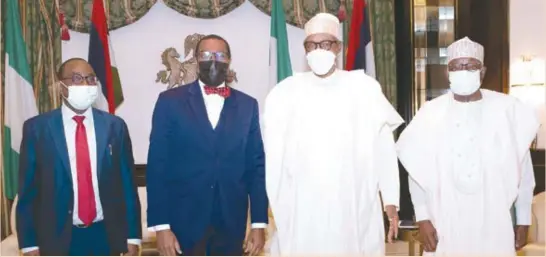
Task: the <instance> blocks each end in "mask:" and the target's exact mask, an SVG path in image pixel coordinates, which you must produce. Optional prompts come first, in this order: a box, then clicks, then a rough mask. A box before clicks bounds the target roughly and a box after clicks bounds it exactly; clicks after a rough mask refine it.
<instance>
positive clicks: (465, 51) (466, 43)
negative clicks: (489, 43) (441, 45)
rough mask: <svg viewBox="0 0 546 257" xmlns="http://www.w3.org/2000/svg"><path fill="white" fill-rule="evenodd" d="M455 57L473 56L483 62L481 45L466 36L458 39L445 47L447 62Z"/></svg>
mask: <svg viewBox="0 0 546 257" xmlns="http://www.w3.org/2000/svg"><path fill="white" fill-rule="evenodd" d="M457 58H474V59H477V60H479V61H480V62H482V63H483V46H482V45H480V44H478V43H476V42H474V41H472V40H470V39H469V38H468V37H464V38H463V39H459V40H457V41H455V42H453V43H452V44H451V45H449V46H448V47H447V62H448V63H449V62H450V61H451V60H453V59H457Z"/></svg>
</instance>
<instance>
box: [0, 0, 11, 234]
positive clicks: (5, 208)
mask: <svg viewBox="0 0 546 257" xmlns="http://www.w3.org/2000/svg"><path fill="white" fill-rule="evenodd" d="M3 12H4V1H2V3H0V30H2V31H1V32H2V33H0V42H2V45H4V43H3V42H4V40H5V39H4V33H3V32H4V29H3V28H4V25H5V22H4V16H3ZM4 52H5V51H3V48H2V51H1V52H0V54H1V55H2V56H3V58H0V59H2V60H4V59H5V53H4ZM4 61H5V60H4ZM2 65H3V63H2ZM0 122H1V123H2V126H0V127H1V128H0V147H2V149H3V147H4V74H3V73H1V74H0ZM0 195H1V197H0V210H1V213H0V216H2V220H1V221H0V223H1V224H2V225H0V227H2V231H1V233H2V234H3V235H5V236H7V235H8V234H9V227H10V226H9V224H10V222H9V218H10V217H9V204H8V201H7V198H6V194H5V193H4V151H0Z"/></svg>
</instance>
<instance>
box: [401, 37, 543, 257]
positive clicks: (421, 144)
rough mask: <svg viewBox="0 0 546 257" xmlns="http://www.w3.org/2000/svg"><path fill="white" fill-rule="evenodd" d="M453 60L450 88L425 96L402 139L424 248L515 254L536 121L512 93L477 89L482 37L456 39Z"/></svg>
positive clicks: (522, 231) (527, 206)
mask: <svg viewBox="0 0 546 257" xmlns="http://www.w3.org/2000/svg"><path fill="white" fill-rule="evenodd" d="M448 59H449V64H448V70H449V80H450V87H451V92H450V93H447V94H445V95H443V96H440V97H438V98H436V99H434V100H432V101H430V102H427V103H425V104H424V106H423V107H422V108H421V109H420V110H419V112H418V113H417V115H416V116H415V118H414V119H413V120H412V121H411V123H410V124H409V126H408V127H406V129H405V130H404V131H403V133H402V135H401V136H400V138H399V140H398V142H397V147H398V157H399V159H400V161H401V162H402V164H403V165H404V167H405V168H406V170H407V171H408V173H409V175H410V181H409V183H410V184H409V186H410V193H411V197H412V201H413V205H414V209H415V216H416V220H417V221H418V224H419V228H420V233H421V236H422V237H423V241H424V246H425V252H426V254H427V255H436V256H443V255H459V254H461V255H477V256H514V255H515V250H516V248H520V247H522V246H523V245H524V244H525V237H526V233H527V226H528V225H530V222H531V203H532V197H533V188H534V185H535V181H534V176H533V167H532V164H531V158H530V153H529V146H530V144H531V142H532V140H533V138H534V137H535V135H536V132H537V129H538V126H539V123H538V120H537V119H536V117H535V116H534V112H533V110H532V109H531V108H529V107H527V106H525V105H523V104H522V103H521V102H519V101H518V100H516V99H515V98H513V97H511V96H507V95H504V94H501V93H497V92H493V91H489V90H484V89H481V90H480V89H479V85H480V84H481V79H480V74H479V73H480V70H481V71H482V72H481V75H482V77H483V70H484V69H483V65H482V62H483V47H481V46H480V45H479V44H477V43H475V42H472V41H470V40H469V39H468V38H464V39H462V40H460V41H457V42H455V43H453V44H452V45H451V46H450V47H449V48H448ZM514 202H515V206H516V214H517V215H516V217H517V220H516V222H517V225H518V226H517V229H516V231H517V236H516V237H517V240H516V242H514V238H515V235H514V228H513V225H512V219H511V214H510V208H511V206H512V205H513V204H514Z"/></svg>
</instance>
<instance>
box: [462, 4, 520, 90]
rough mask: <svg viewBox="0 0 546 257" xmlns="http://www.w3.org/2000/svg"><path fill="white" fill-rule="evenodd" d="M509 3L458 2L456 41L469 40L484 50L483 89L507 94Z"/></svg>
mask: <svg viewBox="0 0 546 257" xmlns="http://www.w3.org/2000/svg"><path fill="white" fill-rule="evenodd" d="M508 1H509V0H458V1H457V4H458V8H457V18H456V25H455V27H456V32H457V34H456V35H457V38H463V37H465V36H468V37H469V38H470V39H472V40H473V41H476V42H478V43H480V44H482V45H483V47H484V48H485V61H484V63H485V66H486V67H487V72H486V76H485V79H484V82H483V85H482V88H486V89H490V90H494V91H498V92H505V93H507V92H508V83H509V80H508V70H509V67H510V64H509V62H510V52H509V51H510V47H509V2H508Z"/></svg>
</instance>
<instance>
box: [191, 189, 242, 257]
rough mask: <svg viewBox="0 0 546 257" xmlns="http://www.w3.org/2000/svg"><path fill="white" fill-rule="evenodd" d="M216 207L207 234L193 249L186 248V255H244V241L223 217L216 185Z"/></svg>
mask: <svg viewBox="0 0 546 257" xmlns="http://www.w3.org/2000/svg"><path fill="white" fill-rule="evenodd" d="M214 195H215V197H214V201H213V202H214V207H213V212H212V216H211V222H210V226H209V227H208V228H207V231H206V232H205V236H203V238H202V239H201V240H199V241H198V242H197V244H195V246H194V247H193V248H191V249H185V250H184V252H183V253H182V255H185V256H241V255H243V241H242V240H241V239H238V238H236V237H234V236H233V233H230V231H229V230H228V229H227V228H226V226H225V223H224V221H223V219H222V213H221V204H220V201H219V199H220V198H219V192H218V186H216V190H215V194H214Z"/></svg>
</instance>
